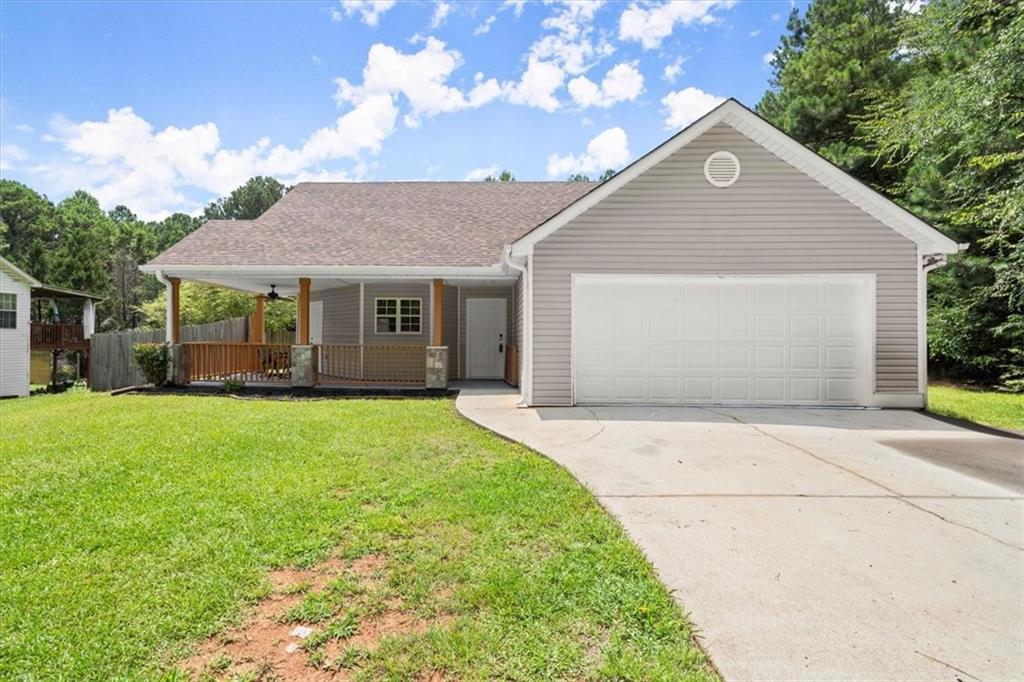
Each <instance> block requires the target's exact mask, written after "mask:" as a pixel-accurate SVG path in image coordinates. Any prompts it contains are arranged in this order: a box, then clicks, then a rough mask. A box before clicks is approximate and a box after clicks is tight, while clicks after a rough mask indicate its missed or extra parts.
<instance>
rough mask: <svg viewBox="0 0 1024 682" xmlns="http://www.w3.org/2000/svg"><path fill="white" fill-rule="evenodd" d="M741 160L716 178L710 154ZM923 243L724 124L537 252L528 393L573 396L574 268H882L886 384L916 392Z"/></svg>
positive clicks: (881, 373) (881, 349)
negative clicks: (736, 172) (709, 173)
mask: <svg viewBox="0 0 1024 682" xmlns="http://www.w3.org/2000/svg"><path fill="white" fill-rule="evenodd" d="M722 149H724V150H728V151H731V152H732V153H734V154H735V155H736V156H737V157H738V158H739V160H740V164H741V166H742V172H741V175H740V178H739V180H738V181H737V182H736V183H735V184H734V185H732V186H731V187H728V188H724V189H721V188H716V187H714V186H712V185H710V184H709V183H708V182H707V180H706V179H705V178H704V172H703V164H704V160H705V159H706V158H707V156H708V155H709V154H710V153H711V152H714V151H717V150H722ZM917 267H918V263H917V248H916V245H915V244H914V243H913V242H911V241H910V240H909V239H907V238H905V237H903V236H901V235H900V234H898V233H896V232H895V231H893V230H891V229H890V228H888V227H886V226H885V225H883V224H882V223H880V222H878V221H877V220H876V219H875V218H873V217H871V216H870V215H868V214H867V213H865V212H864V211H862V210H861V209H859V208H857V207H856V206H854V205H853V204H851V203H849V202H848V201H846V200H845V199H843V198H842V197H840V196H839V195H837V194H835V193H833V192H832V191H831V190H829V189H827V188H826V187H824V186H822V185H821V184H819V183H818V182H816V181H815V180H813V179H811V178H810V177H808V176H806V175H805V174H803V173H802V172H800V171H798V170H796V169H794V168H793V167H792V166H790V165H788V164H787V163H785V162H784V161H782V160H781V159H779V158H778V157H776V156H774V155H773V154H771V153H770V152H768V151H767V150H765V149H764V148H763V147H761V146H759V145H757V144H756V143H754V142H752V141H751V140H749V139H748V138H746V137H745V136H743V135H742V134H741V133H739V132H738V131H736V130H735V129H734V128H732V127H731V126H729V125H727V124H724V123H722V124H718V125H716V126H714V127H713V128H711V129H710V130H709V131H708V132H706V133H705V134H704V135H702V136H701V137H699V138H697V139H696V140H694V141H693V142H691V143H690V144H688V145H687V146H685V147H683V148H682V149H680V150H679V151H677V152H676V153H674V154H673V155H671V156H669V157H668V158H667V159H665V160H664V161H662V162H661V163H659V164H658V165H657V166H655V167H653V168H651V169H650V170H648V171H647V172H645V173H644V174H642V175H641V176H639V177H637V178H636V179H634V180H633V181H632V182H630V183H628V184H626V185H625V186H623V187H622V188H620V189H619V190H618V191H616V192H615V193H613V194H612V195H610V196H609V197H607V198H605V199H604V200H603V201H601V202H600V203H598V204H597V205H596V206H594V207H593V208H591V209H590V210H588V211H586V212H585V213H583V214H582V215H580V216H579V217H577V218H576V219H574V220H573V221H572V222H570V223H569V224H567V225H566V226H564V227H563V228H562V229H560V230H558V231H557V232H555V233H554V234H552V235H551V236H549V237H548V238H546V239H544V240H542V241H541V242H539V243H537V244H536V245H535V247H534V256H533V268H534V271H533V287H534V290H533V335H534V338H533V353H534V355H533V402H534V403H535V404H538V405H565V404H568V403H569V402H570V401H571V378H570V366H571V350H570V276H571V274H572V273H609V274H613V273H623V274H626V273H644V274H750V275H757V274H786V273H838V272H851V273H875V274H876V275H877V301H876V310H877V320H876V373H875V381H876V387H875V390H876V391H877V392H879V393H918V386H917V329H918V326H917V325H918V320H917Z"/></svg>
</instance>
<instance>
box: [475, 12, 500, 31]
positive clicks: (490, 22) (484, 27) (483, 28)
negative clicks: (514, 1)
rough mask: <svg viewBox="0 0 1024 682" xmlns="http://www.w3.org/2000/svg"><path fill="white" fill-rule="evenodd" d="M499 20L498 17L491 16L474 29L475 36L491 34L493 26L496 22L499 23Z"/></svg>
mask: <svg viewBox="0 0 1024 682" xmlns="http://www.w3.org/2000/svg"><path fill="white" fill-rule="evenodd" d="M497 20H498V17H497V16H495V15H493V14H492V15H491V16H489V17H487V18H486V19H485V20H484V23H482V24H480V25H479V26H477V27H476V28H474V29H473V35H475V36H482V35H484V34H485V33H490V31H491V26H493V25H494V22H495V21H497Z"/></svg>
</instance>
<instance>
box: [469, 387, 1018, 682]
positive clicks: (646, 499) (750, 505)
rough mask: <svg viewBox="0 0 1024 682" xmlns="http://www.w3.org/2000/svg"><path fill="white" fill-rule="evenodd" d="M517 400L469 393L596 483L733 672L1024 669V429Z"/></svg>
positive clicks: (732, 676) (961, 673)
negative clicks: (991, 430)
mask: <svg viewBox="0 0 1024 682" xmlns="http://www.w3.org/2000/svg"><path fill="white" fill-rule="evenodd" d="M515 399H516V396H515V394H513V393H512V391H510V390H508V389H504V388H500V387H495V386H469V387H467V388H465V389H464V390H463V391H462V393H461V394H460V395H459V398H458V400H457V402H456V405H457V407H458V409H459V410H460V411H461V412H462V413H463V414H464V415H465V416H467V417H468V418H470V419H472V420H473V421H476V422H478V423H479V424H481V425H483V426H485V427H487V428H489V429H492V430H494V431H496V432H498V433H500V434H502V435H504V436H506V437H508V438H511V439H513V440H516V441H520V442H523V443H525V444H526V445H528V446H530V447H532V448H534V449H536V450H539V451H540V452H542V453H544V454H545V455H547V456H549V457H551V458H552V459H554V460H555V461H557V462H559V463H561V464H562V465H564V466H565V467H566V468H568V469H569V470H570V471H571V472H572V473H573V474H574V475H575V476H576V477H577V478H578V479H579V480H580V481H581V482H582V483H583V484H584V485H586V486H587V487H588V488H589V489H590V490H591V491H593V493H594V494H595V495H597V497H598V499H599V500H600V502H601V504H603V505H604V506H605V507H606V508H607V509H608V510H609V511H610V512H611V513H612V514H614V515H615V516H616V517H617V518H618V519H619V520H620V521H621V522H622V525H623V526H625V528H626V530H627V531H628V532H629V534H630V535H631V536H632V537H633V539H634V540H635V541H636V542H637V543H638V544H639V545H640V547H641V548H642V549H643V550H644V552H645V553H646V554H647V556H648V558H649V559H650V560H651V562H652V563H653V564H654V567H655V568H656V570H657V571H658V574H659V575H660V577H661V579H662V580H663V581H664V583H665V584H666V585H668V587H669V588H670V589H671V590H672V591H673V593H674V594H675V595H676V597H677V599H678V600H679V601H680V603H681V604H682V605H683V607H684V608H685V609H686V610H687V611H688V612H689V613H690V615H691V618H692V620H693V622H694V624H695V625H696V627H697V628H698V630H699V633H700V639H701V643H702V645H703V646H705V648H706V650H707V651H708V653H709V655H710V656H711V659H712V661H713V662H714V664H715V665H716V666H717V667H718V669H719V670H720V671H721V673H722V675H723V676H724V677H725V678H726V679H729V680H768V679H775V680H796V679H807V680H809V679H814V680H827V679H846V680H893V679H901V680H951V681H952V680H963V681H965V682H966V681H967V680H974V679H984V680H1021V679H1024V551H1022V547H1024V499H1022V490H1024V441H1022V440H1014V439H1011V438H1006V437H1001V436H997V435H991V434H984V433H978V432H975V431H970V430H967V429H963V428H960V427H958V426H954V425H951V424H947V423H944V422H941V421H938V420H936V419H932V418H930V417H927V416H925V415H922V414H919V413H916V412H909V411H895V410H893V411H877V410H837V409H788V408H780V409H770V408H750V409H747V408H743V409H738V408H721V407H715V408H683V407H679V408H673V407H597V408H548V409H517V408H516V407H515ZM886 443H888V444H889V445H887V444H886ZM893 445H896V446H897V447H899V448H900V449H896V447H893ZM915 450H916V451H917V452H918V455H916V456H915V455H914V454H910V453H913V452H914V451H915ZM935 452H939V453H946V454H945V455H942V454H940V455H939V456H935V455H934V453H935ZM950 452H953V453H960V457H959V458H957V457H952V458H951V457H950V456H949V453H950ZM928 453H933V454H932V456H929V455H928ZM993 453H995V454H994V455H993ZM987 458H991V461H993V462H995V464H993V466H987V465H986V462H987V461H989V459H987ZM951 459H952V460H953V461H954V462H955V461H956V460H957V459H960V460H970V461H971V464H970V465H963V466H959V467H958V468H955V467H953V466H950V465H949V460H951ZM1014 462H1016V465H1014V464H1013V463H1014ZM1008 463H1009V464H1008Z"/></svg>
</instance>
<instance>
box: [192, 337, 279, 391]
mask: <svg viewBox="0 0 1024 682" xmlns="http://www.w3.org/2000/svg"><path fill="white" fill-rule="evenodd" d="M185 355H186V361H187V364H188V380H189V381H227V380H231V381H243V382H246V383H249V382H262V383H284V384H290V383H291V380H292V348H291V346H290V345H288V344H280V343H245V342H241V343H222V342H218V341H211V342H193V343H186V344H185Z"/></svg>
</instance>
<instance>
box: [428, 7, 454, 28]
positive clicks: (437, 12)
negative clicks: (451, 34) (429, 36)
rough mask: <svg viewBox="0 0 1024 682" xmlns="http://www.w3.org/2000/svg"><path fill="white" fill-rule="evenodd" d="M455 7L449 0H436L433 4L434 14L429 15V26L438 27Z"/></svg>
mask: <svg viewBox="0 0 1024 682" xmlns="http://www.w3.org/2000/svg"><path fill="white" fill-rule="evenodd" d="M453 9H455V5H453V4H452V3H450V2H443V1H442V2H438V3H436V4H435V5H434V14H433V16H431V17H430V28H439V27H440V26H441V24H443V23H444V22H445V20H446V19H447V18H448V15H449V14H451V13H452V10H453Z"/></svg>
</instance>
